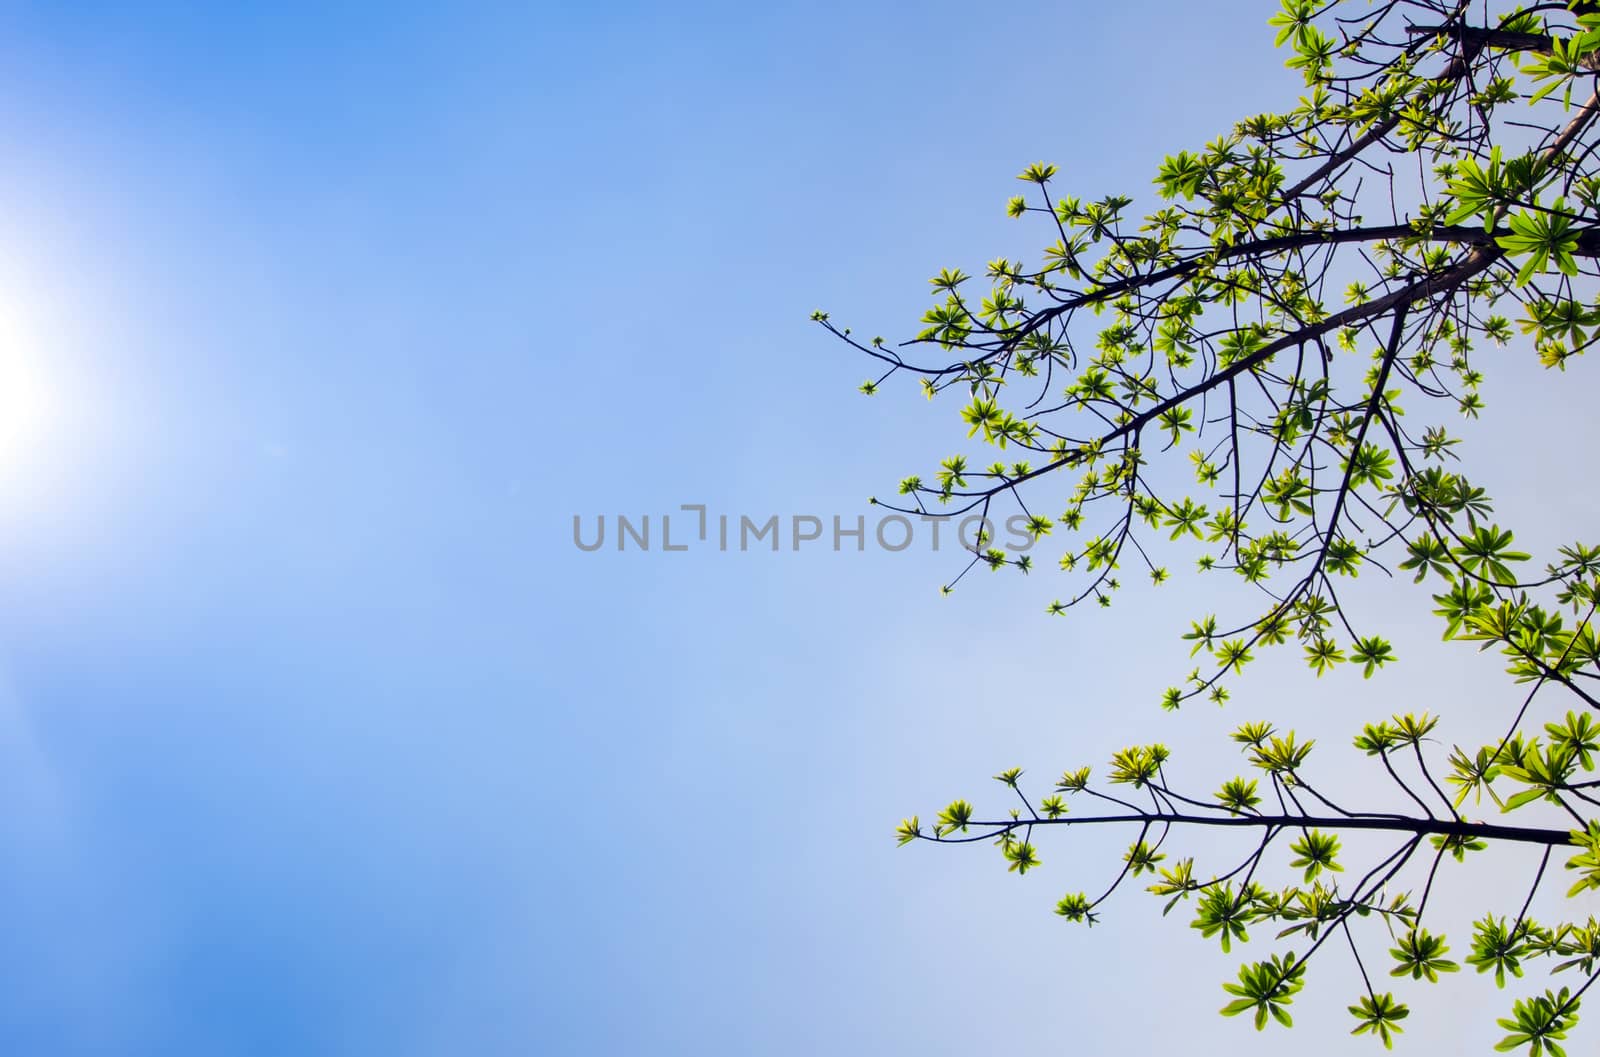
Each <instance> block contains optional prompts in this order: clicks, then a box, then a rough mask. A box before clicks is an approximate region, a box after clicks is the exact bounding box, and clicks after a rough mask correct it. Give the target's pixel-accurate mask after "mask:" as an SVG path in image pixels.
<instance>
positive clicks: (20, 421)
mask: <svg viewBox="0 0 1600 1057" xmlns="http://www.w3.org/2000/svg"><path fill="white" fill-rule="evenodd" d="M36 339H37V335H35V334H32V333H31V328H30V327H28V326H27V325H26V324H25V323H24V322H23V321H22V319H21V318H20V317H19V316H18V315H16V314H14V313H12V312H10V311H3V310H0V481H5V482H11V481H14V480H16V479H17V478H19V477H24V476H32V475H33V474H36V473H37V472H39V471H40V469H41V468H42V463H43V462H44V457H43V456H44V448H45V445H46V443H47V441H48V439H49V437H48V435H49V432H50V425H51V422H52V420H53V419H54V418H55V417H56V416H55V413H56V406H55V394H54V393H53V392H52V390H51V386H50V384H49V379H48V376H47V374H46V373H45V370H44V367H43V364H42V363H41V359H42V356H43V349H42V348H40V346H39V345H38V343H37V340H36Z"/></svg>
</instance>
